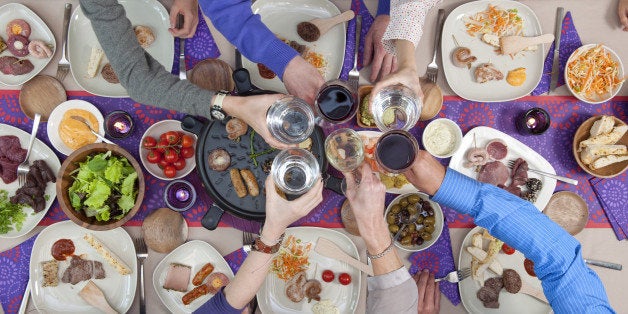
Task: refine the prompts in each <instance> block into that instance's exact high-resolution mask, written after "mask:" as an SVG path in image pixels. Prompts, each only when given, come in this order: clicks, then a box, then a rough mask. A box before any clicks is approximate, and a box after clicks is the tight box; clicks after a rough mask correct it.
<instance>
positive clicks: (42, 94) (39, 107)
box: [19, 75, 68, 122]
mask: <svg viewBox="0 0 628 314" xmlns="http://www.w3.org/2000/svg"><path fill="white" fill-rule="evenodd" d="M66 100H68V96H67V95H66V93H65V89H64V88H63V85H61V83H60V82H59V81H57V79H56V78H54V77H52V76H48V75H37V76H35V77H33V78H32V79H31V80H30V81H28V82H26V83H24V85H23V86H22V90H21V91H20V99H19V102H20V108H22V112H24V114H25V115H26V116H28V117H29V118H31V119H34V117H35V113H39V114H40V115H41V122H46V121H48V117H49V116H50V113H52V110H54V109H55V108H56V107H57V105H59V104H60V103H62V102H64V101H66Z"/></svg>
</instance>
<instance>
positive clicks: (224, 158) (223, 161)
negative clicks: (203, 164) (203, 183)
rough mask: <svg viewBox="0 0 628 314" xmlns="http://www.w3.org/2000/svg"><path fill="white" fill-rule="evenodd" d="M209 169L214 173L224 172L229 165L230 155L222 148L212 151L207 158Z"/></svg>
mask: <svg viewBox="0 0 628 314" xmlns="http://www.w3.org/2000/svg"><path fill="white" fill-rule="evenodd" d="M207 162H208V163H209V168H211V169H212V170H214V171H225V170H227V168H229V165H231V155H229V152H227V151H226V150H224V149H222V148H218V149H214V150H212V151H211V152H210V153H209V157H207Z"/></svg>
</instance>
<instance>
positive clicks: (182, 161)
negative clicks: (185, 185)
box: [172, 158, 185, 170]
mask: <svg viewBox="0 0 628 314" xmlns="http://www.w3.org/2000/svg"><path fill="white" fill-rule="evenodd" d="M172 165H173V166H174V168H175V169H177V170H181V169H183V168H185V158H179V159H177V161H175V162H173V163H172Z"/></svg>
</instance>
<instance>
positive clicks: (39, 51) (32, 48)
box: [28, 39, 52, 59]
mask: <svg viewBox="0 0 628 314" xmlns="http://www.w3.org/2000/svg"><path fill="white" fill-rule="evenodd" d="M28 52H29V53H30V54H31V55H32V56H33V57H35V58H39V59H45V58H50V57H52V50H50V47H48V45H47V44H46V43H45V42H43V41H41V40H37V39H35V40H31V42H30V43H28Z"/></svg>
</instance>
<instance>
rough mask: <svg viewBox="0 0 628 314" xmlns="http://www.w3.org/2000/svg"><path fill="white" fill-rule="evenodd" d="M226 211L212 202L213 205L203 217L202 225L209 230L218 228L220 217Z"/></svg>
mask: <svg viewBox="0 0 628 314" xmlns="http://www.w3.org/2000/svg"><path fill="white" fill-rule="evenodd" d="M224 213H225V211H224V210H222V209H221V208H220V207H218V206H217V205H216V204H212V206H211V207H210V208H209V209H208V210H207V212H206V213H205V216H203V219H201V225H203V227H205V228H207V229H209V230H214V229H216V227H218V223H219V222H220V218H221V217H222V214H224Z"/></svg>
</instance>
